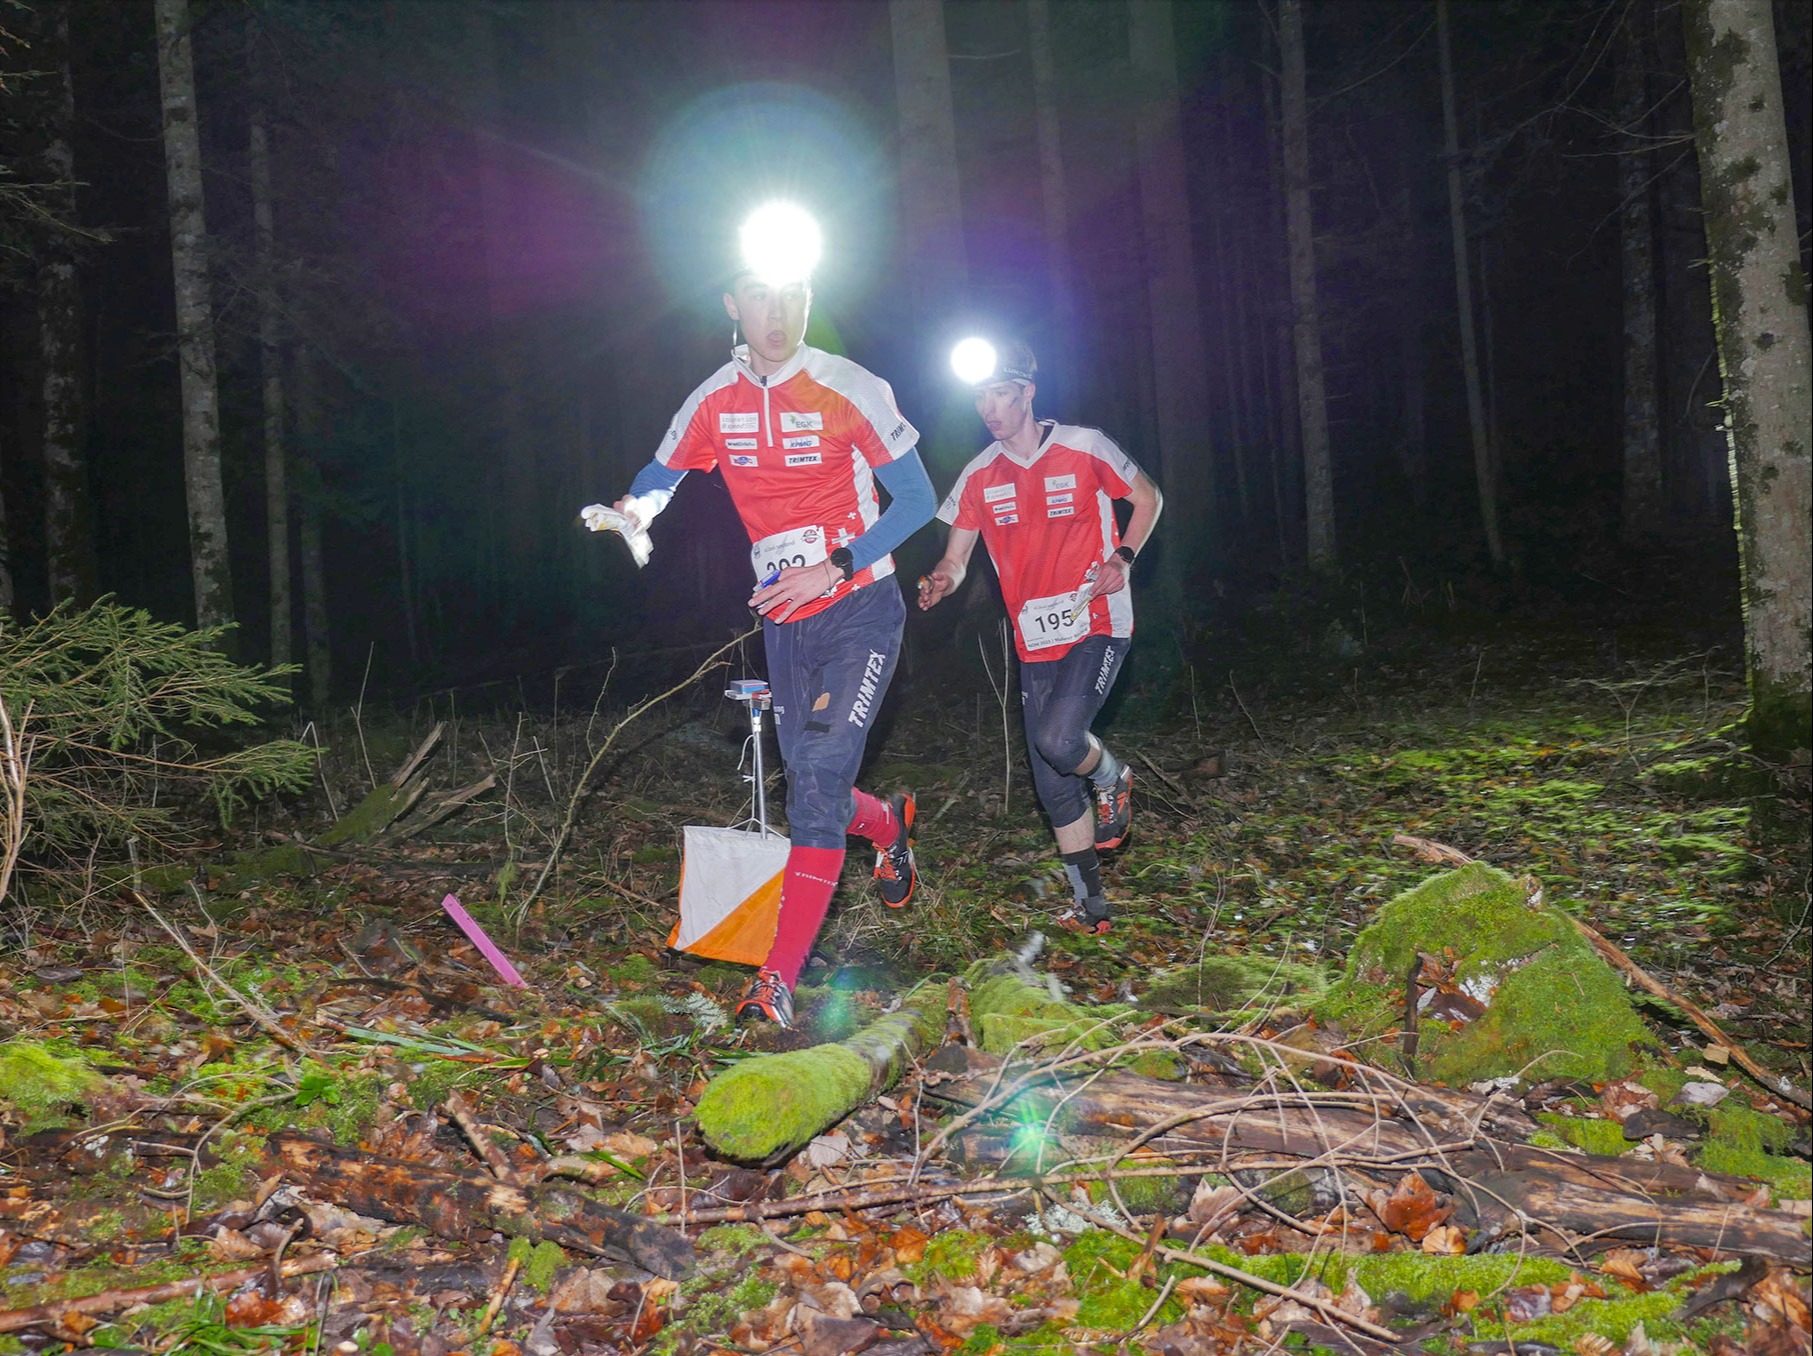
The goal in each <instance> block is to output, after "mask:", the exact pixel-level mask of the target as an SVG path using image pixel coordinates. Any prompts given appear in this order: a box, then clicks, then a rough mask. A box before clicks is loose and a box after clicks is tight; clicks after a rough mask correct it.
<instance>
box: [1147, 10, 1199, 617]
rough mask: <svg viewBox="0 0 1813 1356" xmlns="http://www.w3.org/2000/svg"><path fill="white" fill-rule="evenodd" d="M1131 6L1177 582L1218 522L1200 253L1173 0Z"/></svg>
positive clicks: (1158, 398) (1156, 383)
mask: <svg viewBox="0 0 1813 1356" xmlns="http://www.w3.org/2000/svg"><path fill="white" fill-rule="evenodd" d="M1127 7H1128V10H1129V12H1130V17H1131V20H1132V25H1131V33H1130V38H1131V49H1132V58H1133V73H1134V79H1135V82H1136V84H1137V88H1138V90H1139V108H1138V111H1137V113H1136V116H1135V121H1134V144H1135V147H1136V150H1137V158H1138V160H1139V202H1140V217H1141V221H1142V224H1143V226H1144V234H1145V247H1146V299H1147V306H1148V309H1149V310H1150V313H1151V317H1152V394H1153V401H1154V407H1155V410H1156V413H1157V416H1158V443H1159V457H1158V461H1159V466H1160V468H1161V472H1160V474H1161V475H1162V477H1163V481H1164V488H1165V493H1166V497H1167V503H1168V504H1169V505H1170V506H1171V511H1172V512H1173V513H1175V514H1177V516H1178V524H1177V526H1176V528H1175V529H1174V530H1173V532H1172V533H1171V535H1172V536H1174V537H1175V539H1176V544H1175V545H1174V546H1173V547H1172V549H1170V550H1168V551H1167V552H1166V553H1165V559H1166V561H1167V563H1168V565H1169V569H1170V572H1171V576H1172V578H1173V579H1174V580H1175V581H1176V582H1178V583H1180V584H1181V582H1182V581H1183V578H1184V574H1185V571H1186V570H1187V569H1188V566H1189V563H1190V562H1189V559H1188V557H1189V554H1190V550H1191V548H1192V547H1195V546H1197V545H1198V544H1200V543H1202V542H1205V541H1209V540H1212V539H1213V533H1214V526H1215V458H1214V447H1213V444H1212V442H1211V440H1210V437H1209V401H1208V376H1209V358H1208V346H1207V345H1206V344H1205V343H1204V342H1203V337H1202V306H1201V302H1200V301H1199V294H1198V291H1197V280H1196V251H1195V245H1194V242H1193V240H1192V237H1191V231H1190V185H1189V179H1188V177H1187V173H1186V170H1185V165H1184V154H1183V132H1182V127H1181V123H1180V115H1181V109H1180V106H1179V102H1178V92H1177V39H1176V34H1175V32H1174V30H1173V28H1172V0H1128V6H1127ZM1179 548H1182V549H1179Z"/></svg>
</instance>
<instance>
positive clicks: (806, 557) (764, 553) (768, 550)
mask: <svg viewBox="0 0 1813 1356" xmlns="http://www.w3.org/2000/svg"><path fill="white" fill-rule="evenodd" d="M827 554H828V552H826V550H825V529H824V528H822V527H795V528H790V529H789V530H787V531H785V532H776V533H774V534H773V535H772V536H767V537H763V538H762V539H761V540H760V541H758V542H757V543H756V544H755V545H754V546H751V547H750V548H749V565H750V568H751V569H753V570H754V571H755V582H756V583H758V584H759V583H761V582H762V581H763V580H764V579H766V578H767V577H768V576H769V575H771V574H773V573H774V572H775V571H776V570H781V569H785V568H786V567H788V566H789V565H793V566H801V565H817V564H819V563H820V562H821V561H823V560H824V559H825V558H826V556H827Z"/></svg>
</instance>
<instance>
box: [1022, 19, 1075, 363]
mask: <svg viewBox="0 0 1813 1356" xmlns="http://www.w3.org/2000/svg"><path fill="white" fill-rule="evenodd" d="M1026 36H1027V45H1028V46H1029V47H1030V48H1031V49H1032V95H1033V114H1034V118H1035V121H1036V123H1037V126H1038V136H1039V190H1040V195H1041V197H1042V198H1043V200H1044V208H1045V272H1046V276H1047V278H1049V280H1050V283H1051V334H1052V336H1053V338H1055V339H1056V340H1057V342H1058V344H1060V345H1061V346H1062V347H1063V350H1064V353H1065V356H1066V357H1067V358H1072V357H1073V356H1074V355H1073V353H1072V346H1073V345H1074V344H1075V342H1076V332H1077V313H1076V285H1075V282H1074V280H1073V279H1072V277H1071V268H1070V199H1069V193H1068V190H1067V189H1066V187H1065V182H1064V143H1063V136H1062V125H1061V123H1060V121H1059V118H1058V69H1057V55H1056V53H1055V51H1054V50H1053V48H1052V42H1051V0H1026ZM1047 346H1048V347H1049V346H1050V345H1049V344H1048V345H1047Z"/></svg>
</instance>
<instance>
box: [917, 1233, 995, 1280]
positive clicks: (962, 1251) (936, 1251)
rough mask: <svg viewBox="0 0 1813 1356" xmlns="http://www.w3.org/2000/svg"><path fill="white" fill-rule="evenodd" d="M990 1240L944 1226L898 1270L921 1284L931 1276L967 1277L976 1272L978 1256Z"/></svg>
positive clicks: (954, 1278)
mask: <svg viewBox="0 0 1813 1356" xmlns="http://www.w3.org/2000/svg"><path fill="white" fill-rule="evenodd" d="M993 1241H994V1240H992V1239H990V1238H989V1237H987V1236H986V1235H984V1234H976V1233H971V1232H970V1231H969V1230H967V1229H947V1230H945V1231H944V1232H943V1233H939V1234H934V1235H932V1237H931V1238H930V1239H929V1240H927V1242H926V1245H925V1252H924V1253H923V1254H922V1255H921V1256H920V1259H919V1260H918V1261H917V1262H908V1263H906V1264H905V1265H903V1266H902V1267H901V1268H900V1272H901V1274H902V1275H903V1276H905V1277H906V1278H907V1279H908V1280H909V1281H911V1282H913V1284H914V1285H924V1284H925V1283H926V1282H927V1281H929V1280H931V1279H932V1278H933V1277H934V1276H943V1277H945V1278H946V1279H948V1280H953V1281H962V1280H967V1279H969V1278H970V1277H971V1276H974V1275H975V1274H976V1271H977V1269H978V1265H979V1263H978V1260H977V1259H979V1258H980V1257H981V1256H982V1253H983V1251H984V1250H985V1249H986V1248H988V1247H989V1246H990V1245H991V1244H992V1243H993Z"/></svg>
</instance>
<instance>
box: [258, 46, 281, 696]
mask: <svg viewBox="0 0 1813 1356" xmlns="http://www.w3.org/2000/svg"><path fill="white" fill-rule="evenodd" d="M252 40H253V42H256V41H257V34H256V33H254V34H253V35H252ZM253 78H254V80H256V79H257V70H256V66H255V65H254V71H253ZM249 159H250V161H251V180H252V231H253V244H254V248H255V251H256V262H257V268H258V359H259V363H260V364H261V366H262V370H263V377H264V381H263V386H262V391H261V393H262V396H263V402H264V410H263V413H264V513H265V537H266V545H267V549H268V554H269V558H270V575H271V579H270V591H271V663H272V664H273V665H276V664H287V663H289V662H290V656H291V653H292V651H291V643H290V642H291V625H290V487H289V468H288V466H287V464H286V461H285V454H284V446H283V331H282V322H281V320H280V319H279V315H278V307H277V234H276V229H275V224H274V218H273V213H272V210H271V144H270V134H269V131H268V129H267V127H266V122H265V110H264V105H263V103H262V102H261V101H260V100H259V98H258V96H257V95H256V94H254V96H253V100H252V125H251V139H250V151H249Z"/></svg>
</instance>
